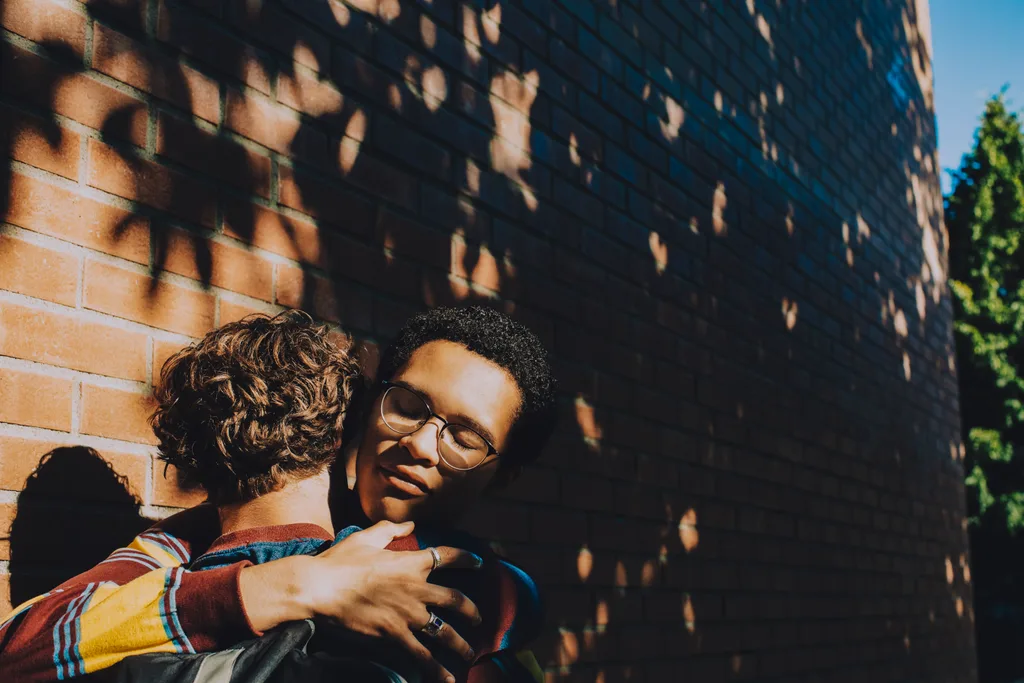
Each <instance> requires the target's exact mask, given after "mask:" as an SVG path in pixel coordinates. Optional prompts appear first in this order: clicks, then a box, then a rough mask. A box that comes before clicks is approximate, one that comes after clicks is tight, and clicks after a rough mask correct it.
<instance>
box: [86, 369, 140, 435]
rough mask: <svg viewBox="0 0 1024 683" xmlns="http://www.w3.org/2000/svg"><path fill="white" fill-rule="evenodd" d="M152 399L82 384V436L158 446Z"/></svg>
mask: <svg viewBox="0 0 1024 683" xmlns="http://www.w3.org/2000/svg"><path fill="white" fill-rule="evenodd" d="M155 407H156V403H155V401H154V399H153V397H152V396H150V395H148V394H140V393H137V392H134V391H121V390H120V389H111V388H109V387H100V386H95V385H92V384H83V385H82V426H81V429H82V433H83V434H92V435H94V436H105V437H108V438H111V439H120V440H122V441H134V442H136V443H147V444H156V442H157V441H156V436H154V435H153V430H152V429H151V428H150V426H149V418H150V416H151V415H152V414H153V409H154V408H155Z"/></svg>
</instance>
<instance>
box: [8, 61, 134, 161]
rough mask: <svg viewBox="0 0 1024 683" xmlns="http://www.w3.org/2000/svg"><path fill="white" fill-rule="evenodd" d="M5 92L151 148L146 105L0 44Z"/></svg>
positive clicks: (112, 89) (64, 68)
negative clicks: (148, 140)
mask: <svg viewBox="0 0 1024 683" xmlns="http://www.w3.org/2000/svg"><path fill="white" fill-rule="evenodd" d="M0 91H2V92H3V93H5V94H7V95H9V96H10V97H12V98H14V99H16V100H23V101H26V102H28V103H30V104H32V105H34V106H36V107H39V108H41V109H45V110H52V111H54V112H56V113H58V114H60V115H62V116H67V117H68V118H69V119H72V120H74V121H78V122H79V123H81V124H83V125H85V126H88V127H90V128H95V129H96V130H103V131H104V132H105V133H107V134H108V135H110V136H112V137H117V138H122V139H126V140H130V141H131V142H132V143H134V144H136V145H139V146H140V147H141V146H142V145H144V144H145V143H146V121H147V118H148V113H147V107H146V103H145V102H143V101H142V100H139V99H137V98H135V97H132V96H131V95H128V94H126V93H123V92H121V91H119V90H115V89H114V88H111V87H110V86H108V85H104V84H103V83H100V82H99V81H95V80H93V79H92V78H89V77H88V76H86V75H84V74H80V73H74V72H72V71H69V70H68V68H67V67H64V66H60V65H58V64H56V63H55V62H52V61H50V60H48V59H45V58H43V57H40V56H39V55H36V54H33V53H31V52H28V51H26V50H22V49H21V48H19V47H15V46H13V45H10V44H6V43H5V44H0Z"/></svg>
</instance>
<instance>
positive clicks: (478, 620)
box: [473, 614, 484, 626]
mask: <svg viewBox="0 0 1024 683" xmlns="http://www.w3.org/2000/svg"><path fill="white" fill-rule="evenodd" d="M483 622H484V618H483V617H482V616H480V615H479V614H478V615H476V619H474V620H473V626H479V625H480V624H482V623H483Z"/></svg>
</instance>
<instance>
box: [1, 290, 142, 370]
mask: <svg viewBox="0 0 1024 683" xmlns="http://www.w3.org/2000/svg"><path fill="white" fill-rule="evenodd" d="M147 344H148V339H147V337H146V335H144V334H140V333H138V332H128V331H127V330H122V329H118V328H116V327H111V326H109V325H103V324H101V323H98V322H91V321H86V320H81V319H79V318H78V317H77V316H75V315H74V314H61V313H51V312H50V311H41V310H36V309H32V308H26V307H24V306H17V305H14V304H6V303H4V304H0V354H3V355H5V356H13V357H15V358H24V359H25V360H32V361H36V362H38V363H45V364H47V365H56V366H58V367H62V368H71V369H72V370H81V371H83V372H91V373H95V374H97V375H107V376H110V377H120V378H124V379H131V380H136V381H140V382H141V381H144V380H145V379H146V345H147Z"/></svg>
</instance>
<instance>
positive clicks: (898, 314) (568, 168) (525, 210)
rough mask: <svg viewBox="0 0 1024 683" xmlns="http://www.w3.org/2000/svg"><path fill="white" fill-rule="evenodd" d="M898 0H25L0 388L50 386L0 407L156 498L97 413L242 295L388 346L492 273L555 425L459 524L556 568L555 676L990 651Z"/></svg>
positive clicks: (550, 663)
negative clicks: (550, 375)
mask: <svg viewBox="0 0 1024 683" xmlns="http://www.w3.org/2000/svg"><path fill="white" fill-rule="evenodd" d="M905 4H906V3H904V2H896V3H890V4H886V3H883V2H880V1H877V0H872V2H870V3H868V4H867V5H865V6H860V5H850V4H844V3H817V4H815V3H781V2H775V1H773V0H749V1H747V2H745V3H709V2H708V3H703V2H692V3H690V2H662V3H635V2H622V1H621V0H620V1H617V2H589V1H588V0H584V1H582V2H576V1H573V2H569V1H568V0H565V1H563V0H551V1H548V0H542V1H537V0H530V1H529V2H519V1H512V0H508V1H506V0H501V1H500V2H498V1H495V0H482V1H481V2H474V3H450V2H447V1H443V0H432V1H431V0H423V1H422V2H416V3H413V2H408V3H403V2H399V1H398V0H351V1H339V0H296V1H295V2H282V1H280V0H262V1H260V2H247V1H245V0H225V1H224V2H204V3H195V2H191V1H189V2H182V1H179V0H161V1H160V2H151V3H148V4H146V3H141V4H140V3H136V2H134V1H133V0H118V1H117V2H112V1H110V0H104V1H103V2H99V1H94V2H88V3H86V4H84V5H81V4H78V3H76V2H64V1H63V0H6V1H5V3H4V6H3V8H2V10H0V11H2V13H3V22H4V23H3V27H4V29H5V33H4V35H3V40H4V50H5V52H4V54H3V55H2V59H0V72H2V73H0V100H2V102H0V124H2V125H3V126H4V128H3V129H4V130H7V131H9V134H8V135H7V136H2V135H0V150H2V152H3V154H4V156H5V157H10V158H11V159H12V160H11V161H10V162H9V163H8V164H6V166H7V168H5V169H4V174H3V175H0V184H2V186H0V213H4V214H5V215H6V219H5V220H6V223H5V224H4V225H3V227H2V228H0V230H2V233H3V234H2V235H0V329H4V330H5V331H6V334H4V335H0V381H2V382H5V384H4V386H5V387H7V386H16V383H17V382H23V383H25V386H31V387H35V388H37V389H38V388H39V387H42V388H43V389H46V391H48V392H51V393H52V396H51V394H46V396H47V402H46V403H47V406H49V407H50V408H52V411H51V412H52V414H51V412H46V411H42V410H40V411H39V413H38V414H35V413H31V412H30V411H28V409H27V408H26V409H25V411H23V412H22V413H19V414H18V415H17V417H16V419H15V417H13V416H12V414H11V413H10V411H9V410H8V409H7V408H6V406H0V451H2V452H3V454H4V456H3V457H5V458H6V457H7V453H22V452H23V450H24V449H22V446H20V445H18V446H17V448H16V449H15V450H10V449H11V448H14V447H12V446H10V445H8V444H9V443H11V442H10V441H9V440H11V439H16V440H18V441H17V444H22V443H23V442H29V443H42V442H44V441H51V440H56V441H60V442H61V443H65V442H71V441H74V442H78V441H80V440H81V441H83V442H89V443H91V444H93V445H96V446H97V447H100V446H102V447H104V448H112V449H115V450H117V449H120V450H124V451H125V454H124V457H125V460H124V462H133V463H135V464H137V465H138V467H137V468H136V469H137V470H138V471H139V472H140V473H141V474H139V476H138V477H137V478H138V479H139V481H140V482H141V485H139V483H138V482H136V483H135V484H133V485H134V486H135V488H136V489H137V490H139V491H141V492H143V495H148V496H150V498H149V500H147V501H146V502H147V504H148V505H150V506H151V507H152V508H154V509H158V510H159V511H161V512H164V513H166V512H169V511H171V510H172V509H173V508H175V507H176V506H178V505H182V504H187V503H188V502H189V500H188V499H187V498H184V497H182V496H180V494H178V493H176V492H174V491H173V490H171V488H170V485H169V484H168V483H166V482H165V481H164V480H163V479H162V478H158V477H157V471H156V469H155V468H154V463H153V461H152V446H151V444H149V443H147V442H146V441H145V436H144V435H145V434H146V433H148V432H147V431H146V427H145V421H144V419H142V418H141V417H139V419H138V420H135V417H126V418H125V420H124V424H116V425H114V424H112V425H110V426H103V427H102V428H101V429H97V427H96V425H97V419H96V418H95V414H96V413H95V412H94V410H95V406H96V405H97V404H96V400H97V397H101V398H103V399H104V400H105V401H107V402H106V403H104V404H103V405H104V406H106V408H105V409H106V410H107V411H108V413H111V410H110V406H112V405H115V406H120V405H126V404H129V403H130V404H131V405H135V404H139V405H142V404H143V403H144V402H145V400H146V397H147V396H148V393H149V392H150V391H151V388H152V382H153V379H154V376H155V375H154V373H155V372H156V371H157V370H158V366H159V365H160V362H161V361H162V359H164V358H166V357H167V356H168V355H169V353H171V352H172V350H174V349H177V348H180V347H181V346H183V345H185V344H187V343H188V342H189V341H190V340H191V339H194V338H195V337H197V336H199V335H201V334H203V333H204V332H205V331H206V330H208V329H210V328H211V327H213V326H215V325H217V324H222V323H223V322H225V321H228V320H235V319H238V318H240V317H242V316H244V315H245V314H247V313H249V312H252V311H267V312H273V311H277V310H280V309H282V308H285V307H303V308H306V309H307V310H309V311H311V312H312V313H314V314H315V315H316V316H317V317H319V318H321V319H324V320H326V321H328V322H329V323H330V324H331V325H332V326H334V328H335V331H336V333H338V334H339V335H340V334H341V330H345V331H346V332H348V333H350V334H351V335H352V336H353V337H355V338H356V339H358V340H360V341H363V342H366V346H365V347H364V348H365V349H367V351H366V353H367V354H368V361H367V362H368V364H369V365H371V366H372V365H373V364H374V362H375V361H374V359H375V354H376V349H378V348H379V345H381V344H385V343H386V342H387V340H389V339H390V338H392V336H393V335H394V334H395V332H396V330H397V329H398V327H399V326H400V325H401V323H402V322H403V321H404V320H405V319H406V318H407V317H408V316H409V315H410V314H412V313H414V312H415V311H417V310H420V309H421V308H422V307H423V306H425V305H427V306H435V305H443V304H452V303H459V302H462V303H483V304H484V305H489V306H495V307H497V308H499V309H501V310H503V311H506V312H510V313H512V314H513V315H514V316H516V317H517V318H518V319H520V320H522V321H523V322H525V323H527V324H529V325H530V326H531V327H532V328H534V329H535V330H536V331H537V332H538V334H539V335H540V336H541V337H542V339H543V341H544V342H545V344H547V345H548V346H549V347H550V348H551V349H552V351H553V358H554V361H555V363H556V366H557V373H558V376H559V379H560V382H561V389H560V391H561V393H560V405H561V407H562V409H563V413H564V419H563V423H562V426H561V429H560V430H559V432H558V434H557V435H556V437H555V439H554V442H553V444H552V447H551V448H549V449H548V450H547V452H546V453H545V454H544V456H543V457H542V458H541V459H540V462H539V464H538V465H537V466H536V467H531V468H527V470H526V471H525V472H524V474H523V475H522V477H521V478H520V480H518V481H517V482H515V483H514V484H513V485H512V486H510V487H509V489H508V490H507V491H504V492H501V493H500V494H499V495H497V496H495V497H494V498H493V499H491V500H489V501H488V502H487V503H486V505H484V506H483V507H482V508H481V511H480V514H479V516H478V517H474V519H472V520H470V522H471V523H472V524H473V525H474V527H473V528H474V530H476V531H479V532H481V533H484V534H486V535H489V536H493V537H494V538H495V540H496V541H498V542H500V544H501V547H503V548H505V549H506V551H507V552H508V553H509V555H510V556H511V558H512V559H513V560H516V561H520V560H521V562H522V564H523V566H524V567H525V568H527V569H528V570H529V571H530V572H531V573H534V574H535V575H536V576H537V577H538V580H539V581H540V583H541V584H542V586H543V588H544V592H545V596H546V598H547V600H548V606H549V623H548V627H547V629H546V630H545V632H544V634H543V636H542V638H541V639H540V642H539V643H538V647H537V654H538V656H539V658H540V659H541V663H542V665H544V666H545V667H547V680H549V681H551V682H552V683H555V681H559V680H582V681H587V682H588V683H590V681H595V682H596V681H605V682H606V683H613V682H619V681H625V680H637V681H645V680H675V679H676V678H678V676H679V674H680V672H684V673H685V674H686V676H688V677H693V678H696V679H699V680H721V679H757V680H762V679H763V680H771V681H775V680H801V679H803V678H807V677H821V678H828V677H829V676H832V675H834V674H835V673H836V672H837V671H839V672H841V673H842V674H843V675H845V676H847V677H848V678H850V680H876V679H879V678H881V679H884V678H885V676H886V675H888V673H889V672H890V671H897V670H898V671H899V672H901V673H902V674H905V675H903V678H915V679H921V680H931V679H933V678H936V676H935V675H932V674H933V673H934V672H935V671H940V672H942V673H943V675H945V674H949V675H950V676H952V675H953V674H952V673H951V672H956V675H957V677H958V679H963V680H970V667H971V666H972V665H971V664H965V663H964V662H966V661H967V660H968V659H969V656H968V655H969V650H970V645H969V642H970V636H969V633H967V632H966V631H962V630H958V629H959V628H960V625H961V624H966V623H968V622H969V616H970V605H971V601H970V593H969V591H968V590H966V588H965V586H966V584H967V583H968V582H969V571H968V566H967V564H966V559H962V558H961V553H962V551H963V550H964V548H963V545H962V544H963V540H962V537H963V530H962V527H961V526H960V524H961V522H962V519H963V516H964V512H963V510H962V509H961V508H960V507H959V505H960V503H961V498H962V490H961V489H959V488H957V487H958V485H959V484H958V482H959V481H960V476H961V472H960V471H959V468H960V467H961V461H962V458H963V447H962V444H961V443H960V441H959V437H958V435H957V434H958V426H957V424H956V411H955V402H956V401H955V398H956V397H955V394H956V387H955V375H954V374H953V373H954V367H953V361H952V358H953V356H952V346H951V343H950V341H949V338H948V337H949V335H948V327H949V315H950V314H949V306H948V299H947V298H946V297H947V294H946V291H945V286H946V282H945V277H946V276H945V268H944V264H945V250H946V248H947V241H948V240H947V238H946V236H945V234H944V231H943V228H942V225H941V198H940V197H939V195H938V191H937V173H938V167H937V165H936V160H935V154H934V126H933V120H932V118H931V112H930V109H931V102H930V95H929V94H928V93H929V88H930V66H929V65H928V63H927V61H928V54H929V53H928V50H926V49H918V48H917V47H915V45H916V44H920V43H921V41H924V40H925V38H924V33H925V29H924V28H922V27H921V26H918V25H917V24H919V22H920V17H921V9H920V7H919V4H920V3H918V2H917V0H914V5H915V7H914V8H913V10H911V8H909V7H906V8H905V7H904V5H905ZM25 8H28V9H29V10H33V11H25ZM36 10H38V11H36ZM39 17H49V18H48V19H47V18H39ZM58 19H59V21H58ZM907 22H909V23H907ZM915 27H916V28H915ZM915 31H916V33H915ZM87 38H88V39H87ZM914 51H917V52H920V54H919V55H918V57H917V58H915V56H914ZM915 59H917V61H915ZM30 86H31V87H30ZM69 217H70V220H69ZM41 263H45V264H52V265H51V266H50V267H49V268H44V267H42V266H39V265H38V264H41ZM25 264H30V265H32V264H34V265H33V268H34V269H29V268H28V266H27V265H25ZM12 273H14V274H15V275H12ZM780 302H781V308H780ZM26 311H28V313H26ZM780 317H781V323H782V324H780ZM57 329H61V330H65V329H70V330H73V331H74V334H69V335H68V337H69V338H74V339H75V340H76V341H77V342H79V343H78V344H77V345H76V347H75V348H74V349H70V350H69V349H67V348H64V346H62V345H61V344H60V343H55V342H54V341H53V336H52V335H53V334H54V333H53V332H48V331H47V330H57ZM48 335H49V336H48ZM22 340H24V341H22ZM111 347H116V348H118V349H119V350H120V352H119V353H118V354H117V356H118V358H117V359H111V358H110V354H109V348H111ZM97 349H99V350H98V351H97ZM115 360H116V362H115ZM23 376H24V377H28V378H29V379H28V380H23V379H22V377H23ZM39 378H42V379H43V380H45V382H41V380H40V379H39ZM51 385H52V386H51ZM17 386H22V384H17ZM100 389H102V390H103V391H99V390H100ZM106 391H109V392H111V393H112V395H113V396H115V398H116V399H117V400H118V401H121V402H120V403H119V402H117V401H115V400H112V399H109V397H107V395H106V394H105V393H103V392H106ZM72 397H74V399H73V400H72ZM126 397H127V398H128V399H131V400H130V401H128V400H127V399H126ZM51 399H52V400H51ZM132 401H134V403H132ZM47 406H44V407H47ZM122 412H124V414H126V415H128V414H129V412H130V415H131V416H136V414H138V415H142V414H143V413H144V411H142V410H134V411H127V410H125V411H122ZM112 414H119V413H116V412H115V413H112ZM87 418H88V419H87ZM132 420H135V421H134V422H133V421H132ZM100 422H102V421H100ZM136 423H137V424H136ZM90 430H91V431H90ZM93 432H101V433H93ZM19 449H20V450H19ZM24 452H28V451H27V450H24ZM15 457H19V458H20V457H28V456H22V455H17V456H15ZM132 459H137V461H135V460H132ZM940 465H941V466H940ZM133 471H134V470H133ZM18 486H20V484H18V483H17V482H15V483H11V481H9V479H8V478H7V477H6V475H5V470H4V468H0V519H2V518H3V515H5V514H7V511H8V510H9V509H12V508H13V506H14V505H15V502H14V501H15V500H16V496H17V493H16V491H17V490H18ZM5 496H6V497H5ZM698 521H699V525H698ZM939 548H941V549H942V550H941V551H940V550H938V549H939ZM3 552H4V551H3V548H2V546H0V563H2V562H5V561H6V558H5V557H4V556H3ZM946 553H948V554H949V558H950V562H951V566H952V568H953V570H954V577H955V581H954V582H953V584H949V583H946V582H944V580H943V578H942V577H941V576H938V575H937V574H936V567H938V566H939V563H941V562H942V559H943V557H944V555H945V554H946ZM0 566H2V565H0ZM0 571H2V570H0ZM942 571H943V572H944V571H945V565H944V564H943V565H942ZM943 575H944V574H943ZM957 600H960V608H959V611H960V613H961V614H962V615H963V616H957V612H958V608H957ZM961 674H962V675H961Z"/></svg>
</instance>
